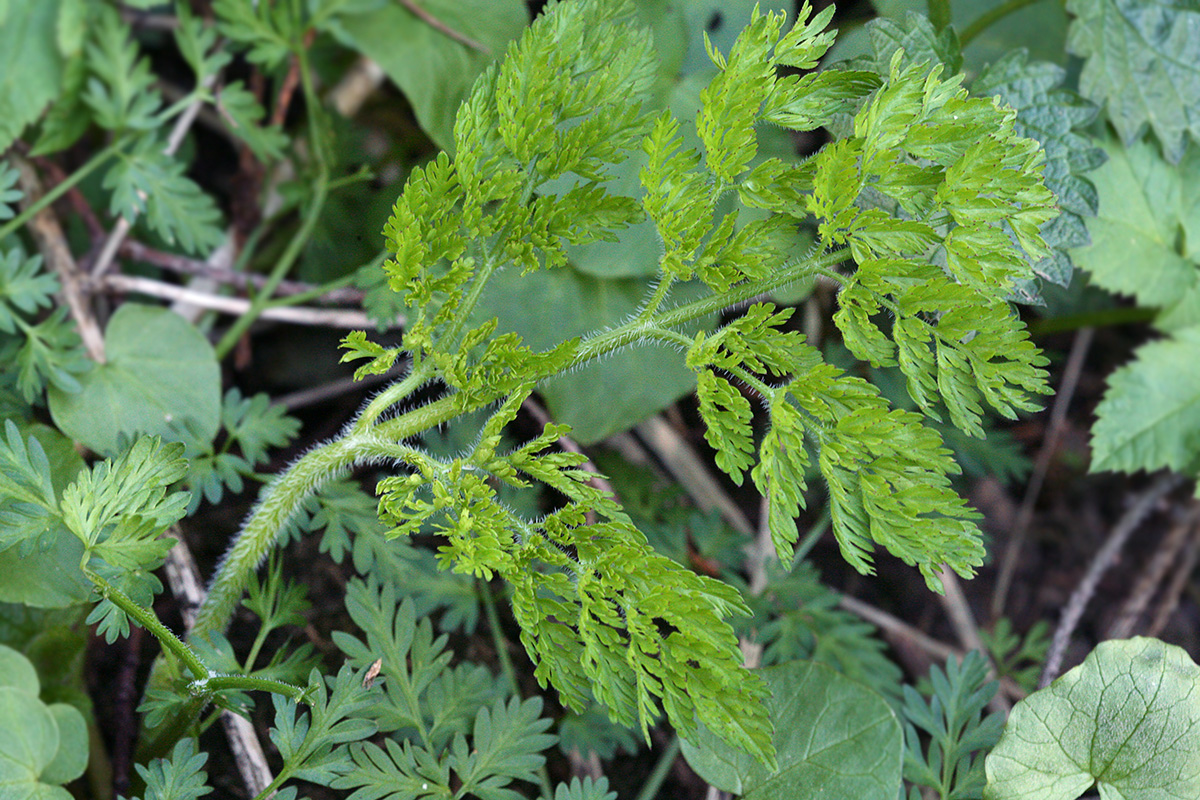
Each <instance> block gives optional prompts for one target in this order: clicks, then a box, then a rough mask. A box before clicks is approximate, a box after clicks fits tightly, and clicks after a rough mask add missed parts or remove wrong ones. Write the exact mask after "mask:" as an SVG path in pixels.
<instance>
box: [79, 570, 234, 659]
mask: <svg viewBox="0 0 1200 800" xmlns="http://www.w3.org/2000/svg"><path fill="white" fill-rule="evenodd" d="M83 574H84V577H86V578H87V579H88V580H89V581H91V582H92V583H93V584H95V585H96V589H97V590H98V591H99V592H100V594H101V595H102V596H103V597H104V599H105V600H108V601H109V602H110V603H112V604H113V605H114V606H116V607H117V608H119V609H121V610H122V611H123V612H125V614H126V615H127V616H129V617H132V618H133V619H134V620H135V621H136V622H137V623H138V624H139V625H141V626H142V627H143V628H145V629H146V630H148V631H150V633H151V634H153V635H154V638H155V639H158V641H159V644H161V645H162V646H163V649H164V650H166V651H168V652H169V653H171V654H172V655H174V656H175V657H176V658H178V659H179V660H180V661H182V662H183V663H184V665H185V666H186V667H187V668H188V670H189V671H190V672H191V673H192V674H193V675H195V676H196V679H197V680H207V679H208V678H210V677H211V676H212V673H211V672H209V669H208V667H206V666H204V664H203V662H201V661H200V658H199V656H197V655H196V653H195V652H194V651H193V650H192V648H190V647H188V646H187V645H186V644H184V643H183V641H182V640H180V638H179V637H178V636H176V635H175V634H174V633H172V632H171V629H170V628H168V627H167V626H166V625H163V624H162V622H160V621H159V619H158V616H157V615H155V613H154V612H153V611H151V610H150V609H148V608H142V607H141V606H140V605H138V604H137V603H135V602H134V601H133V598H131V597H130V596H129V595H127V594H125V593H124V592H122V591H121V590H120V589H118V588H117V587H116V586H113V585H112V584H111V583H109V582H108V581H107V580H105V579H104V578H102V577H101V576H100V575H98V574H97V573H95V572H93V571H92V570H90V569H88V568H87V567H84V568H83Z"/></svg>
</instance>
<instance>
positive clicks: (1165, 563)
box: [1105, 500, 1200, 639]
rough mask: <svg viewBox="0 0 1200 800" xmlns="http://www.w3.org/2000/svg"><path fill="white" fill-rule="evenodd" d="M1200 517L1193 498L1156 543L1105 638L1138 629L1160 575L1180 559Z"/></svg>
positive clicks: (1197, 506)
mask: <svg viewBox="0 0 1200 800" xmlns="http://www.w3.org/2000/svg"><path fill="white" fill-rule="evenodd" d="M1198 521H1200V504H1197V502H1196V501H1195V500H1193V501H1192V502H1191V503H1190V504H1189V505H1188V507H1187V510H1186V511H1184V512H1183V513H1182V514H1180V516H1179V519H1178V520H1176V522H1175V524H1174V525H1172V526H1171V529H1170V530H1169V531H1168V532H1167V535H1166V536H1164V537H1163V539H1162V541H1161V542H1159V543H1158V547H1156V548H1155V550H1154V555H1153V556H1152V557H1151V558H1150V560H1149V561H1147V563H1146V566H1145V567H1144V568H1143V569H1142V572H1141V574H1140V575H1139V576H1138V579H1137V580H1136V581H1135V582H1134V584H1133V588H1132V589H1131V590H1130V591H1129V596H1128V597H1127V598H1126V599H1125V603H1124V604H1123V605H1122V606H1121V610H1120V611H1119V612H1118V613H1117V617H1116V619H1115V620H1113V623H1112V625H1110V626H1109V628H1108V633H1107V634H1106V637H1105V638H1108V639H1126V638H1128V637H1129V636H1132V635H1133V632H1134V631H1135V630H1136V629H1137V623H1138V620H1140V619H1141V617H1142V615H1143V614H1144V613H1145V611H1146V609H1147V608H1148V607H1149V605H1150V600H1151V599H1152V598H1153V597H1154V594H1155V592H1157V591H1158V589H1159V587H1161V586H1163V579H1164V578H1165V577H1166V575H1167V573H1168V572H1169V571H1170V570H1171V567H1173V566H1175V565H1177V564H1178V563H1179V554H1180V551H1182V550H1183V549H1184V548H1185V547H1186V546H1187V543H1188V542H1189V541H1192V540H1194V539H1195V537H1196V524H1197V522H1198Z"/></svg>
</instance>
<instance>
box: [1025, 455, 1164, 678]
mask: <svg viewBox="0 0 1200 800" xmlns="http://www.w3.org/2000/svg"><path fill="white" fill-rule="evenodd" d="M1181 483H1183V477H1182V476H1180V475H1177V474H1175V473H1173V472H1168V473H1166V474H1165V475H1163V476H1162V477H1160V478H1159V479H1158V480H1156V481H1155V482H1154V483H1153V484H1151V485H1150V488H1149V489H1147V490H1146V491H1144V492H1142V494H1141V495H1139V496H1138V498H1137V500H1135V501H1134V503H1133V505H1131V506H1130V507H1129V510H1128V511H1126V512H1125V513H1124V514H1123V515H1122V516H1121V519H1119V520H1117V524H1116V525H1114V526H1113V529H1112V532H1110V533H1109V535H1108V539H1107V540H1106V541H1105V542H1104V545H1103V546H1102V547H1101V548H1100V550H1099V551H1097V553H1096V555H1095V556H1094V557H1093V558H1092V562H1091V563H1090V564H1089V565H1088V568H1087V572H1085V573H1084V576H1083V579H1082V580H1081V581H1080V582H1079V585H1078V586H1077V587H1075V591H1074V592H1072V593H1071V597H1070V599H1069V600H1068V601H1067V605H1066V607H1065V608H1063V613H1062V619H1061V620H1059V623H1058V628H1057V629H1056V630H1055V631H1054V639H1053V640H1051V642H1050V650H1049V652H1048V653H1047V654H1046V665H1045V667H1044V668H1043V669H1042V677H1041V679H1040V680H1039V681H1038V688H1045V687H1046V686H1049V685H1050V682H1051V681H1053V680H1054V679H1055V678H1057V677H1058V673H1059V671H1060V670H1061V669H1062V662H1063V657H1064V656H1065V655H1066V653H1067V645H1069V644H1070V642H1071V634H1072V633H1074V631H1075V626H1076V625H1078V624H1079V620H1080V618H1081V617H1082V616H1083V612H1084V610H1085V609H1086V608H1087V604H1088V601H1090V600H1091V599H1092V595H1093V594H1095V592H1096V586H1097V585H1098V584H1099V583H1100V578H1101V577H1103V576H1104V573H1105V572H1106V571H1107V570H1108V568H1109V566H1111V564H1112V562H1113V559H1115V558H1116V557H1117V553H1119V552H1121V548H1122V547H1124V546H1125V541H1126V540H1127V539H1128V538H1129V536H1130V534H1132V533H1133V531H1134V530H1135V529H1136V528H1137V526H1138V525H1140V524H1141V523H1142V520H1144V519H1145V518H1146V516H1147V515H1148V514H1149V513H1150V511H1151V509H1152V508H1154V505H1155V503H1157V502H1158V501H1159V500H1161V499H1162V498H1163V497H1164V496H1166V495H1167V494H1168V493H1169V492H1170V491H1171V490H1173V489H1175V488H1176V487H1177V486H1179V484H1181Z"/></svg>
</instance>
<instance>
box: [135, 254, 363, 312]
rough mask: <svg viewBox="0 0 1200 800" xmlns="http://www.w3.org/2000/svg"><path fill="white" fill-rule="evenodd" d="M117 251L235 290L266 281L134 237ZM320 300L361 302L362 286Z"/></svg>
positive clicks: (283, 291) (301, 288)
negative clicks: (147, 243)
mask: <svg viewBox="0 0 1200 800" xmlns="http://www.w3.org/2000/svg"><path fill="white" fill-rule="evenodd" d="M120 252H121V254H122V255H124V256H126V257H128V258H131V259H133V260H135V261H144V262H145V263H147V264H153V265H154V266H156V267H160V268H162V269H166V270H170V271H171V272H176V273H179V274H181V275H189V276H196V277H203V278H211V279H212V280H214V281H216V282H217V283H220V284H222V285H226V286H231V287H233V288H235V289H245V288H246V287H248V286H253V287H255V288H258V287H260V286H262V285H263V284H265V283H266V282H267V276H266V275H261V274H259V273H257V272H239V271H237V270H234V269H230V268H228V267H225V266H222V265H221V264H220V263H219V262H218V263H214V260H213V258H212V257H209V258H207V259H205V260H203V261H201V260H200V259H198V258H188V257H187V256H184V255H180V254H178V253H168V252H166V251H163V250H156V249H155V248H153V247H149V246H147V245H145V244H143V243H142V242H139V241H137V240H136V239H127V240H126V241H124V242H122V243H121V250H120ZM192 288H195V287H192ZM314 288H316V287H315V286H314V285H313V284H311V283H304V282H302V281H280V282H279V285H278V286H277V287H275V294H276V295H277V296H286V295H292V294H302V293H304V292H310V291H312V290H313V289H314ZM321 299H322V300H325V301H327V302H330V303H354V304H360V303H362V299H363V291H362V289H355V288H353V287H350V286H343V287H342V288H340V289H334V290H333V291H330V292H327V293H326V294H323V295H322V296H321Z"/></svg>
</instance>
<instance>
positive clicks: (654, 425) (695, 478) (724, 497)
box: [634, 416, 755, 536]
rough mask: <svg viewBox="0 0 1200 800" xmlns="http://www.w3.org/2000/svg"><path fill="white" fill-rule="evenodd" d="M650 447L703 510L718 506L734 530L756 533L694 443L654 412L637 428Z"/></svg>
mask: <svg viewBox="0 0 1200 800" xmlns="http://www.w3.org/2000/svg"><path fill="white" fill-rule="evenodd" d="M634 430H635V431H637V434H638V436H640V437H641V438H642V441H643V442H645V443H646V447H648V448H649V449H650V450H652V451H653V452H654V454H655V455H656V456H658V459H659V461H660V462H661V463H662V465H663V466H664V467H666V469H667V471H668V472H670V473H671V475H672V476H673V477H674V478H675V480H677V481H679V483H680V484H681V485H682V486H683V488H684V491H686V492H687V493H688V494H689V495H690V496H691V497H692V499H693V500H694V501H695V502H696V505H697V506H699V508H700V510H702V511H711V510H713V509H716V510H717V511H718V512H719V513H720V515H721V518H722V519H724V520H725V521H726V522H728V523H729V524H730V525H731V526H732V527H733V529H734V530H736V531H737V532H738V533H742V534H745V535H746V536H754V535H755V529H754V526H753V525H751V524H750V520H749V519H747V518H746V515H745V514H743V513H742V510H741V509H740V508H738V505H737V503H735V502H733V498H731V497H730V496H729V495H728V494H727V493H726V491H725V490H724V489H723V488H722V487H721V484H720V483H718V482H717V480H716V478H714V477H713V476H712V475H711V474H710V473H709V471H708V469H707V468H706V467H705V465H704V462H703V461H702V460H701V459H700V457H699V456H697V455H696V453H695V451H693V450H692V448H691V446H689V445H688V443H687V442H685V441H684V440H683V438H682V437H681V436H680V435H679V434H678V433H676V432H675V430H674V429H673V428H672V427H671V426H670V425H668V424H667V423H666V422H665V421H664V420H663V418H662V417H660V416H654V417H651V418H650V419H648V420H646V421H645V422H642V423H640V424H638V425H637V427H636V428H634Z"/></svg>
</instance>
